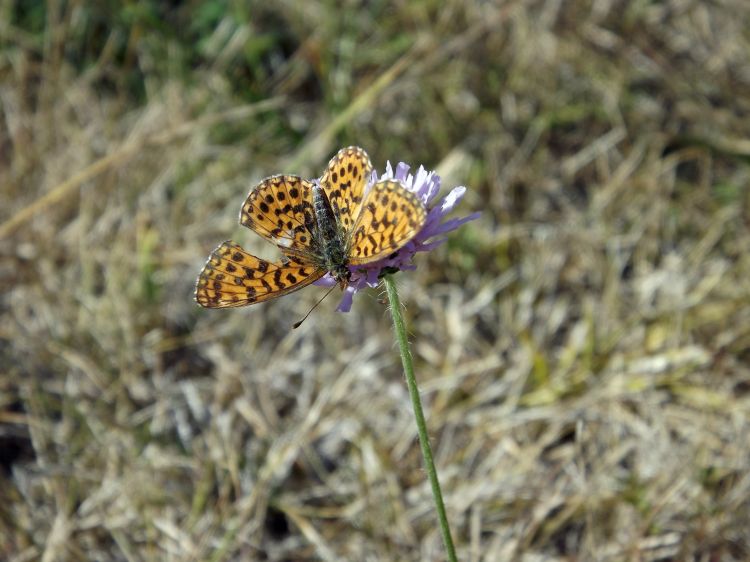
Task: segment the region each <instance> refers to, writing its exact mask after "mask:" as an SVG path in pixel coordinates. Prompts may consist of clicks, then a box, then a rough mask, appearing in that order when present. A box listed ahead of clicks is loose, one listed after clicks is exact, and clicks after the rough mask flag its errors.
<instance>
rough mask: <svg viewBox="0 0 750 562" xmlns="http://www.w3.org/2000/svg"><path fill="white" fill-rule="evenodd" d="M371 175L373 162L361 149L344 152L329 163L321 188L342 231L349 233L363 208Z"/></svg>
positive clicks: (351, 147) (343, 149)
mask: <svg viewBox="0 0 750 562" xmlns="http://www.w3.org/2000/svg"><path fill="white" fill-rule="evenodd" d="M371 174H372V162H370V157H369V156H367V153H366V152H365V151H364V150H363V149H361V148H359V147H358V146H350V147H348V148H342V149H341V150H339V151H338V153H337V154H336V156H334V157H333V158H331V161H330V162H328V167H327V168H326V171H325V173H324V174H323V177H321V178H320V186H321V187H322V188H323V190H324V191H325V193H326V195H327V196H328V201H329V202H330V203H331V208H332V209H333V213H334V214H335V215H336V216H337V217H338V221H339V227H341V228H343V229H344V230H345V231H349V229H351V227H352V226H353V225H354V220H355V218H356V217H357V215H358V214H359V211H360V208H361V207H362V199H363V198H364V194H365V187H366V186H367V182H368V181H369V180H370V176H371Z"/></svg>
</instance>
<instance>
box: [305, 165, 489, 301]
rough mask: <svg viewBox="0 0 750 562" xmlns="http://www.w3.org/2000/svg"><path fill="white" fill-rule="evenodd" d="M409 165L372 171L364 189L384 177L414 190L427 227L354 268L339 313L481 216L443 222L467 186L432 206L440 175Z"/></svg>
mask: <svg viewBox="0 0 750 562" xmlns="http://www.w3.org/2000/svg"><path fill="white" fill-rule="evenodd" d="M409 169H410V166H409V165H408V164H404V163H403V162H399V164H398V165H397V166H396V170H395V172H394V170H393V168H392V167H391V163H390V162H388V163H387V164H386V166H385V172H384V173H383V174H382V175H380V176H378V174H377V172H376V171H373V172H372V177H371V179H370V182H369V183H368V187H367V188H366V190H365V192H367V190H369V188H370V187H371V186H372V185H373V184H374V183H375V182H377V181H380V180H384V179H395V180H397V181H399V182H400V183H401V185H403V186H404V187H405V188H406V189H408V190H409V191H411V192H413V193H415V194H416V195H417V196H418V197H419V198H420V199H421V200H422V202H423V203H424V205H425V208H426V209H427V219H426V220H425V223H424V226H423V227H422V229H421V230H420V231H419V233H417V235H416V236H415V237H414V238H413V239H412V240H410V241H409V242H408V243H407V244H406V245H405V246H404V247H403V248H401V249H400V250H399V251H398V252H396V254H395V255H394V256H392V257H388V258H385V259H382V260H379V261H377V262H373V263H369V264H367V265H363V266H362V265H358V266H356V267H354V266H353V267H352V268H351V272H352V276H351V279H350V280H349V285H348V286H347V288H346V290H345V291H344V296H343V298H342V299H341V303H340V304H339V306H338V308H337V310H338V311H339V312H349V310H350V309H351V306H352V299H353V298H354V295H355V293H357V292H358V291H360V290H361V289H364V288H366V287H377V285H378V282H379V276H380V275H381V273H383V271H384V270H400V269H415V267H416V266H415V265H414V264H413V263H412V259H413V258H414V255H415V254H416V253H417V252H427V251H429V250H432V249H433V248H435V247H437V246H439V245H440V244H442V243H443V242H445V240H446V238H444V237H442V238H440V237H439V236H440V235H441V234H445V233H446V232H450V231H452V230H455V229H456V228H458V227H459V226H461V225H462V224H464V223H465V222H468V221H470V220H474V219H476V218H477V217H479V213H473V214H471V215H469V216H467V217H461V218H453V219H450V220H446V221H443V219H444V218H445V217H446V215H448V213H450V212H451V211H452V210H453V207H455V206H456V204H457V203H458V202H459V201H461V199H462V198H463V196H464V194H465V193H466V188H465V187H464V186H458V187H454V188H453V189H452V190H451V191H450V192H449V193H448V195H446V196H445V197H444V198H443V199H442V200H441V201H440V202H439V203H438V204H436V205H431V204H432V202H433V200H434V199H435V197H436V196H437V194H438V192H439V191H440V176H439V175H437V173H435V171H430V172H428V171H427V170H425V169H424V167H423V166H420V167H419V170H417V173H416V175H412V174H410V173H409ZM316 284H318V285H324V286H327V287H330V286H332V285H335V284H336V281H335V280H334V279H333V277H332V276H331V274H330V273H329V274H327V275H326V276H325V277H323V278H322V279H320V280H319V281H317V282H316Z"/></svg>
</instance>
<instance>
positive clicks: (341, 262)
mask: <svg viewBox="0 0 750 562" xmlns="http://www.w3.org/2000/svg"><path fill="white" fill-rule="evenodd" d="M313 210H314V211H315V222H316V226H317V228H316V234H317V238H318V240H317V242H318V248H319V251H320V258H321V260H322V262H323V263H322V264H321V265H322V266H323V267H324V268H325V269H327V270H328V271H330V272H331V275H332V276H333V278H334V279H336V281H338V282H339V284H340V285H341V287H342V289H343V288H345V287H346V284H347V283H348V281H349V279H350V277H351V271H349V267H348V264H349V257H348V249H347V240H346V236H345V233H344V231H343V230H342V228H341V226H340V225H339V224H338V221H337V220H336V214H335V213H334V210H333V208H332V207H331V202H330V201H329V199H328V196H327V195H326V192H325V191H324V190H323V189H322V188H321V187H320V186H319V185H315V186H314V187H313Z"/></svg>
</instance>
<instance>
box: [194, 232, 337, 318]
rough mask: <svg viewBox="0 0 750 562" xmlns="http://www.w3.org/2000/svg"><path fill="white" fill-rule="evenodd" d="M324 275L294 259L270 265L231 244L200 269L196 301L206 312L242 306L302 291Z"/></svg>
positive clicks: (228, 243) (224, 245) (317, 269)
mask: <svg viewBox="0 0 750 562" xmlns="http://www.w3.org/2000/svg"><path fill="white" fill-rule="evenodd" d="M325 273H326V272H325V271H324V270H322V269H320V268H317V267H315V266H313V265H310V264H308V263H305V262H304V261H303V260H301V259H298V258H295V257H292V258H290V259H289V260H285V261H279V262H270V261H267V260H263V259H260V258H257V257H255V256H253V255H251V254H248V253H247V252H246V251H245V250H243V249H242V247H240V246H239V245H238V244H235V243H234V242H224V243H223V244H222V245H221V246H219V247H218V248H216V249H215V250H214V251H213V252H212V254H211V256H210V257H209V258H208V261H207V262H206V265H205V266H203V270H202V271H201V273H200V275H199V277H198V283H197V285H196V287H195V300H196V301H197V302H198V304H200V305H201V306H205V307H206V308H228V307H233V306H245V305H248V304H253V303H256V302H263V301H265V300H269V299H272V298H275V297H280V296H281V295H286V294H287V293H291V292H293V291H296V290H297V289H301V288H302V287H304V286H306V285H309V284H310V283H313V282H314V281H317V280H318V279H320V278H321V277H323V275H325Z"/></svg>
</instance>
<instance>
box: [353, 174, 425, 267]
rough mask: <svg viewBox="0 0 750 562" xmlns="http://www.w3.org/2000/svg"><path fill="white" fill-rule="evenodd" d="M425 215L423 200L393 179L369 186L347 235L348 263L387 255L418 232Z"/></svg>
mask: <svg viewBox="0 0 750 562" xmlns="http://www.w3.org/2000/svg"><path fill="white" fill-rule="evenodd" d="M426 218H427V211H426V210H425V206H424V203H422V201H421V200H420V199H419V197H417V195H416V194H414V193H412V192H411V191H409V190H407V189H406V188H405V187H404V186H403V185H401V183H399V182H398V181H396V180H381V181H379V182H377V183H376V184H375V185H373V186H372V189H370V191H369V192H368V193H367V195H366V196H365V199H364V201H363V204H362V209H361V211H360V214H359V216H358V217H357V221H356V223H355V225H354V227H353V228H352V230H351V234H350V238H349V264H350V265H362V264H366V263H370V262H375V261H378V260H381V259H383V258H386V257H388V256H389V255H390V254H392V253H393V252H395V251H397V250H399V249H400V248H401V247H402V246H404V244H406V243H407V242H409V240H411V239H412V238H414V236H416V234H417V233H418V232H419V231H420V229H421V228H422V226H423V225H424V222H425V220H426Z"/></svg>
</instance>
